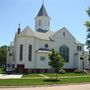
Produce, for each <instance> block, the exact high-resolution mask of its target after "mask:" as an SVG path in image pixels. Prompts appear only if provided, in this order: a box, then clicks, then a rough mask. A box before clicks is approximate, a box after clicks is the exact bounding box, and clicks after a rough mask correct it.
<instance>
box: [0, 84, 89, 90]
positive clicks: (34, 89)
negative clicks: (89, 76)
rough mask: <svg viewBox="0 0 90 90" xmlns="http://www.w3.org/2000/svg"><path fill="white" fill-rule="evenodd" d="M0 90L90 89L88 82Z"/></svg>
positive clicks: (3, 89) (2, 89) (1, 89)
mask: <svg viewBox="0 0 90 90" xmlns="http://www.w3.org/2000/svg"><path fill="white" fill-rule="evenodd" d="M0 90H90V84H79V85H61V86H43V87H24V88H22V87H19V88H0Z"/></svg>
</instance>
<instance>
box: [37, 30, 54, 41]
mask: <svg viewBox="0 0 90 90" xmlns="http://www.w3.org/2000/svg"><path fill="white" fill-rule="evenodd" d="M53 34H54V32H52V31H50V30H48V31H47V32H45V33H43V32H38V31H35V36H36V37H37V38H39V39H43V40H50V37H51V36H52V35H53Z"/></svg>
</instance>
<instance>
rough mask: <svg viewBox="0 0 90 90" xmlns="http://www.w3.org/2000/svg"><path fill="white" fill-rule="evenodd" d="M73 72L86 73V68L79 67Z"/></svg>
mask: <svg viewBox="0 0 90 90" xmlns="http://www.w3.org/2000/svg"><path fill="white" fill-rule="evenodd" d="M74 72H75V73H84V74H87V71H86V70H79V69H77V70H75V71H74Z"/></svg>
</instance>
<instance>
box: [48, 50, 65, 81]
mask: <svg viewBox="0 0 90 90" xmlns="http://www.w3.org/2000/svg"><path fill="white" fill-rule="evenodd" d="M48 56H49V59H50V61H49V65H50V66H51V67H52V68H53V69H54V70H55V73H56V80H57V79H58V78H57V73H58V72H59V70H60V69H61V68H62V67H63V65H64V59H63V57H62V56H61V55H60V53H59V52H58V51H57V50H55V49H52V50H51V52H50V53H49V55H48Z"/></svg>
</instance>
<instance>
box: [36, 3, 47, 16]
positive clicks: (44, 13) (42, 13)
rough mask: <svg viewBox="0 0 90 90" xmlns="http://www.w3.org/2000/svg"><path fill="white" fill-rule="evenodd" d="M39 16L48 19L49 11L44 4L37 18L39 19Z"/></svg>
mask: <svg viewBox="0 0 90 90" xmlns="http://www.w3.org/2000/svg"><path fill="white" fill-rule="evenodd" d="M38 16H47V17H48V14H47V11H46V9H45V6H44V4H42V6H41V8H40V10H39V12H38V14H37V17H38Z"/></svg>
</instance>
